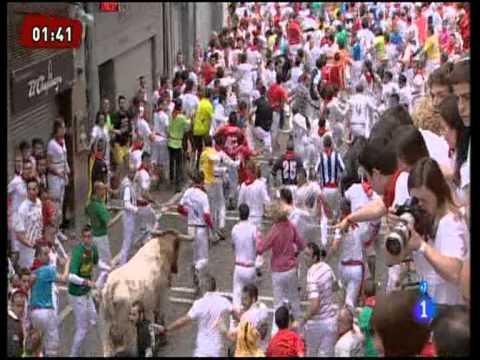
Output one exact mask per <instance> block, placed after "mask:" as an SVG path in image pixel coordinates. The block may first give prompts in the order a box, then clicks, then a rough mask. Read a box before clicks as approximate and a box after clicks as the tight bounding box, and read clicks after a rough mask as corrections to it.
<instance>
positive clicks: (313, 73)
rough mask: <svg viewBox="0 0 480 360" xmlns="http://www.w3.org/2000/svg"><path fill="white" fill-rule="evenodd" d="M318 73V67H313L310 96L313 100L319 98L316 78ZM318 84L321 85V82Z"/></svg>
mask: <svg viewBox="0 0 480 360" xmlns="http://www.w3.org/2000/svg"><path fill="white" fill-rule="evenodd" d="M317 75H318V68H315V69H313V71H312V76H311V78H310V97H311V98H312V100H313V101H317V100H319V96H318V95H317V93H316V92H315V88H314V86H315V83H314V81H315V78H316V77H317ZM318 85H320V82H319V83H318Z"/></svg>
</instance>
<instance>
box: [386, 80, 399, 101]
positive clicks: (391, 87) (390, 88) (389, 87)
mask: <svg viewBox="0 0 480 360" xmlns="http://www.w3.org/2000/svg"><path fill="white" fill-rule="evenodd" d="M399 92H400V89H399V88H398V85H397V84H396V83H394V82H393V81H390V82H389V83H387V84H383V85H382V99H383V101H384V103H386V104H387V103H388V100H389V97H390V95H392V94H394V93H395V94H398V93H399Z"/></svg>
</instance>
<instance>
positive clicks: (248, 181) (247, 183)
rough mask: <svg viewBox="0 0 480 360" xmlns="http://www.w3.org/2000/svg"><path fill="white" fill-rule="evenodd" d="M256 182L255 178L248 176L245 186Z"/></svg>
mask: <svg viewBox="0 0 480 360" xmlns="http://www.w3.org/2000/svg"><path fill="white" fill-rule="evenodd" d="M255 180H256V178H255V177H253V176H250V175H247V178H246V179H245V185H251V184H253V182H254V181H255Z"/></svg>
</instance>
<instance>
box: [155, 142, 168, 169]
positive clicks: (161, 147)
mask: <svg viewBox="0 0 480 360" xmlns="http://www.w3.org/2000/svg"><path fill="white" fill-rule="evenodd" d="M168 156H169V155H168V147H167V141H164V142H155V143H153V144H152V164H157V165H158V166H161V167H163V169H166V168H167V167H168V161H169V160H168V159H169V157H168Z"/></svg>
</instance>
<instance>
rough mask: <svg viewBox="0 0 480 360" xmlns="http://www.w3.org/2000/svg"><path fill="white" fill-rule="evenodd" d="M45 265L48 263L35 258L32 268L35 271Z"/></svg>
mask: <svg viewBox="0 0 480 360" xmlns="http://www.w3.org/2000/svg"><path fill="white" fill-rule="evenodd" d="M44 265H47V264H44V263H43V262H41V261H40V260H38V259H35V260H33V264H32V267H31V268H30V270H31V271H35V270H37V269H38V268H40V267H42V266H44Z"/></svg>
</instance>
